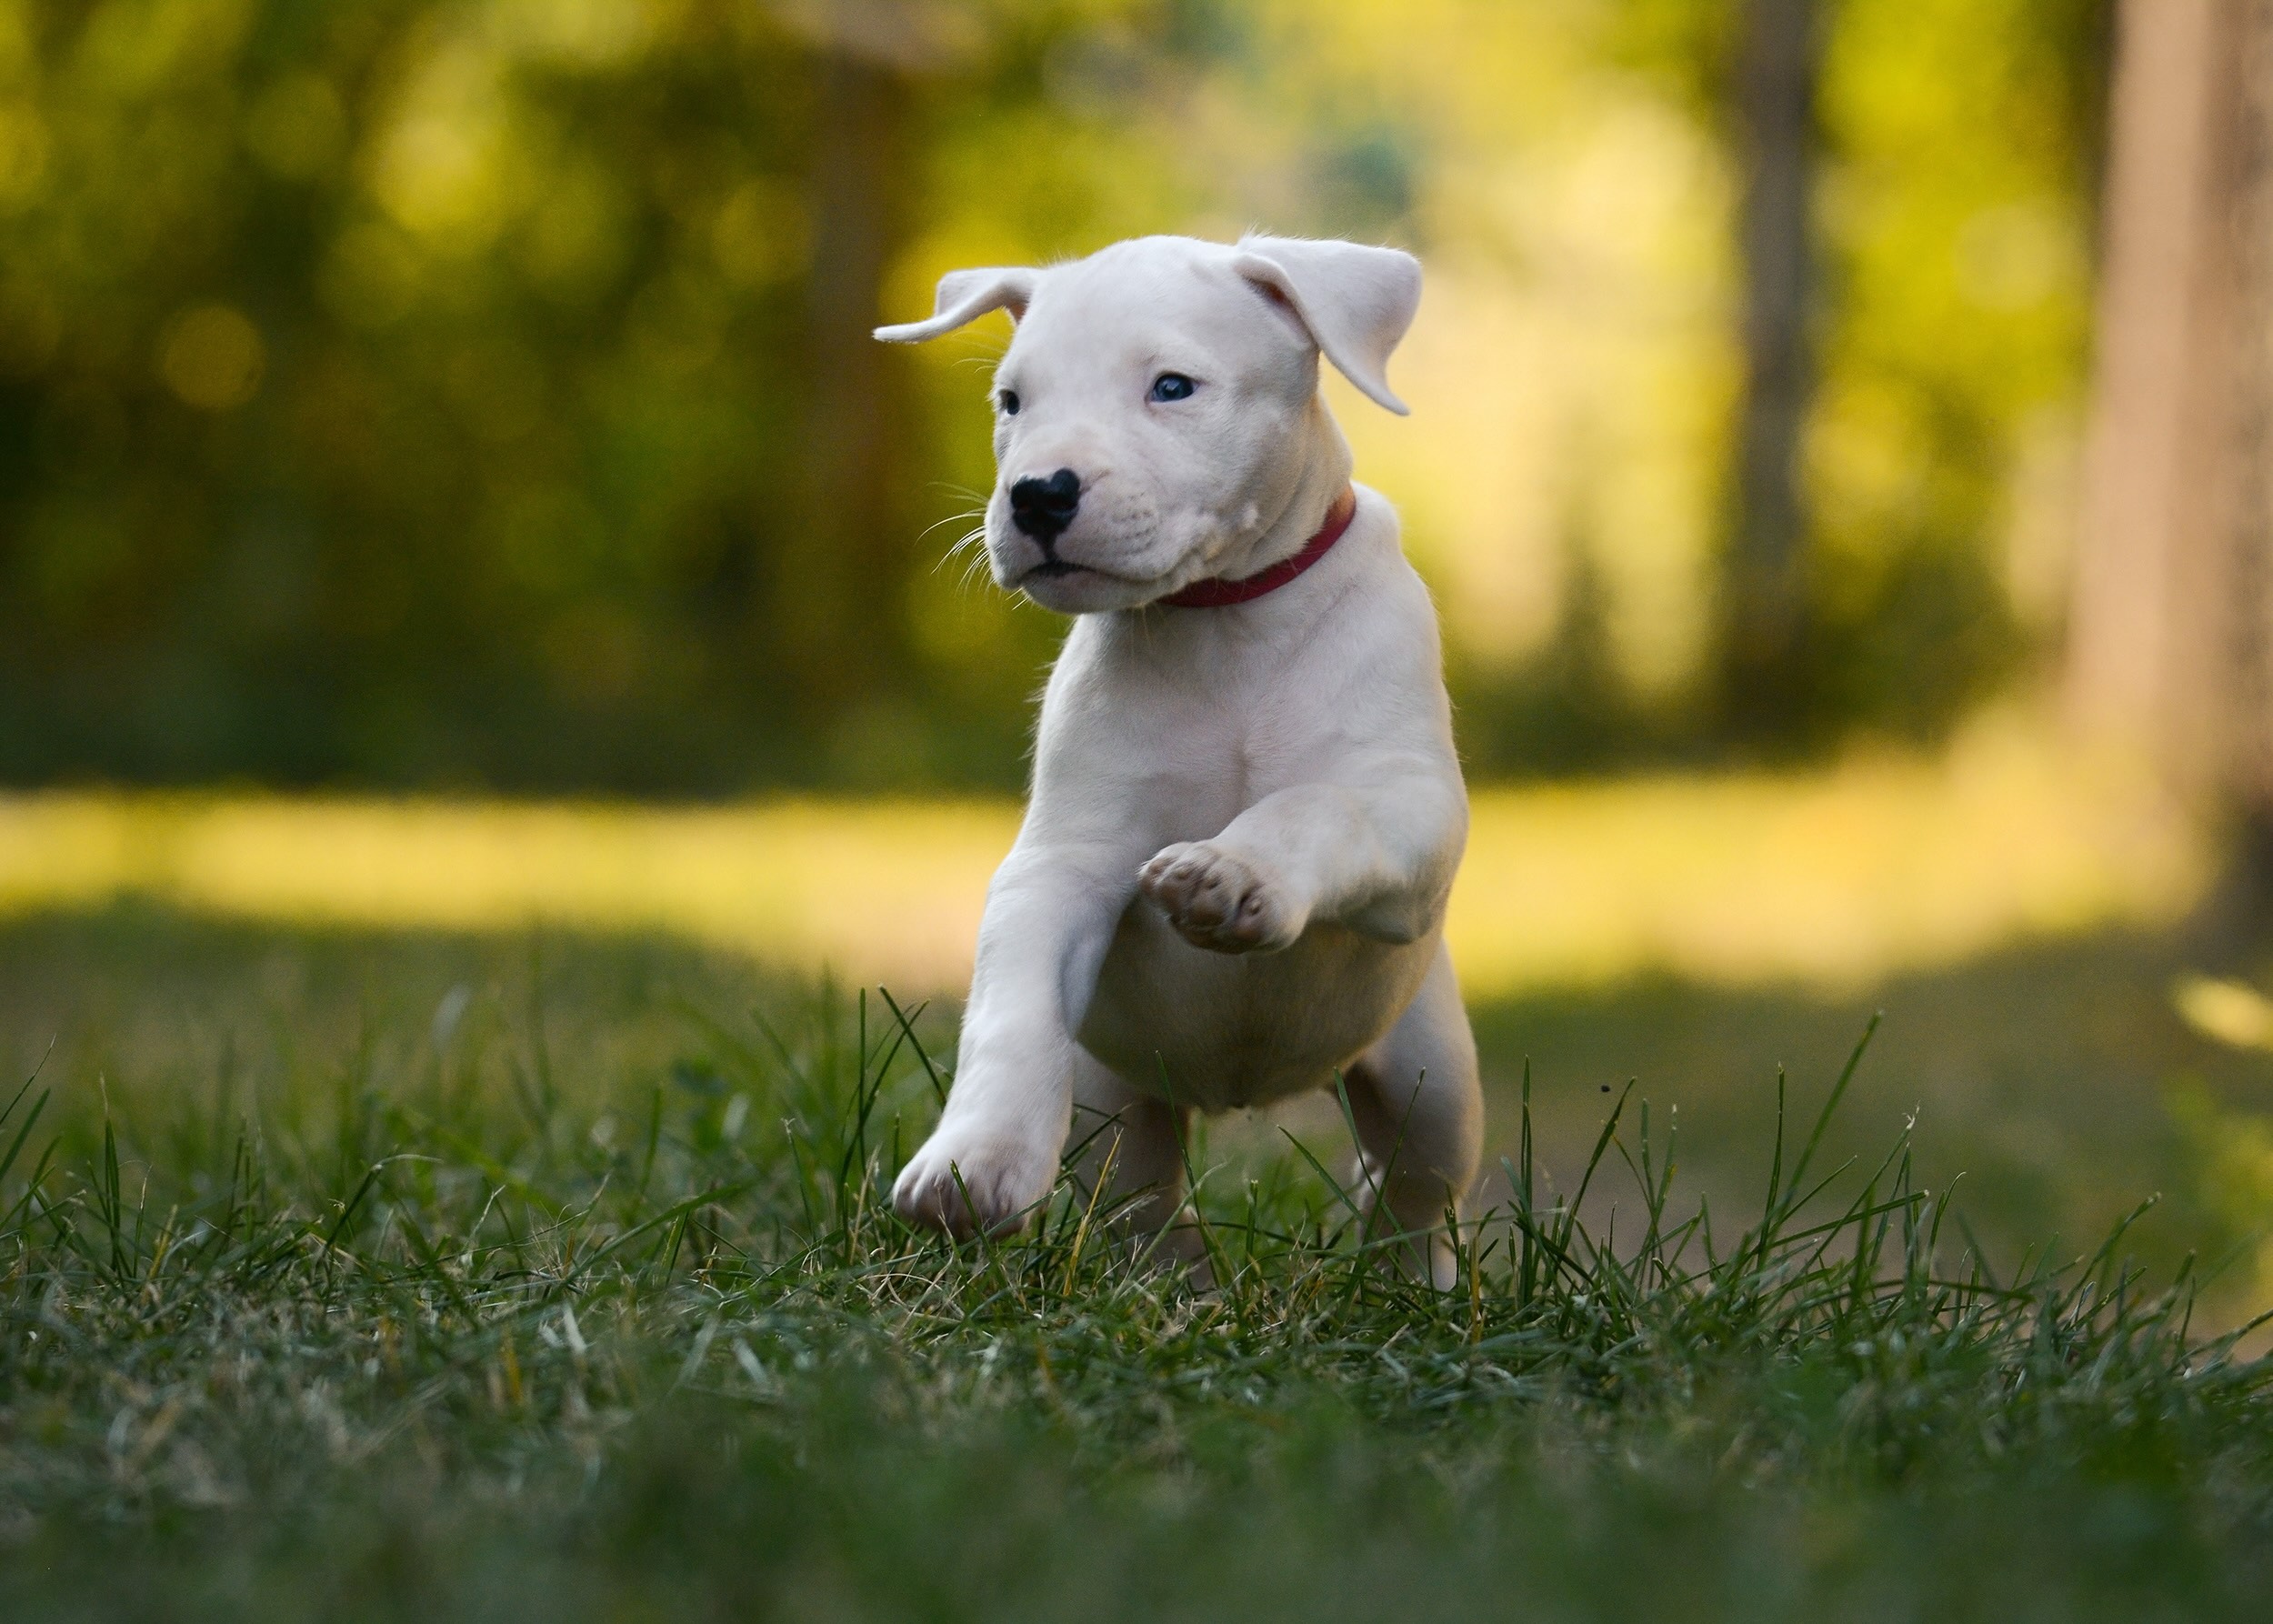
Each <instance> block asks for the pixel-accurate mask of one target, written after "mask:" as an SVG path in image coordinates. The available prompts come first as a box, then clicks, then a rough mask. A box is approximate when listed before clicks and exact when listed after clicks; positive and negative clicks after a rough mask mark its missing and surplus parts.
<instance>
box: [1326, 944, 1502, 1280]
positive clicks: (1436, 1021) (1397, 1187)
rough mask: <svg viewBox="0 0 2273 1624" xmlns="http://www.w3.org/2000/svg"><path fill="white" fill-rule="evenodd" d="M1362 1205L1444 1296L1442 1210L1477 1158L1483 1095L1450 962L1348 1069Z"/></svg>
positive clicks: (1470, 1178)
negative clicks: (1399, 1237)
mask: <svg viewBox="0 0 2273 1624" xmlns="http://www.w3.org/2000/svg"><path fill="white" fill-rule="evenodd" d="M1347 1082H1348V1086H1349V1107H1350V1114H1351V1116H1352V1117H1353V1118H1355V1119H1356V1127H1357V1155H1358V1166H1357V1182H1358V1185H1359V1188H1360V1191H1361V1195H1360V1199H1361V1200H1362V1201H1363V1202H1364V1203H1365V1205H1366V1207H1367V1209H1368V1211H1369V1213H1370V1215H1371V1216H1372V1217H1373V1218H1374V1219H1375V1220H1376V1222H1377V1225H1378V1227H1379V1228H1380V1229H1381V1230H1383V1231H1385V1232H1388V1233H1397V1232H1400V1231H1401V1232H1403V1233H1405V1234H1407V1235H1410V1236H1411V1237H1413V1241H1412V1243H1411V1249H1410V1250H1409V1252H1407V1253H1406V1254H1405V1258H1406V1262H1407V1265H1408V1266H1409V1267H1411V1268H1413V1270H1414V1272H1415V1273H1416V1274H1418V1275H1421V1276H1424V1277H1426V1278H1427V1279H1429V1280H1431V1281H1432V1282H1434V1283H1435V1285H1436V1286H1437V1288H1439V1289H1443V1290H1449V1289H1450V1288H1451V1287H1452V1286H1453V1285H1454V1284H1455V1281H1456V1278H1457V1272H1458V1271H1457V1263H1456V1260H1455V1254H1454V1251H1453V1244H1454V1243H1453V1238H1452V1237H1451V1236H1450V1235H1448V1234H1447V1233H1446V1229H1445V1219H1446V1215H1447V1213H1450V1214H1453V1215H1455V1216H1457V1213H1458V1211H1459V1209H1460V1205H1461V1203H1462V1202H1463V1201H1464V1200H1465V1199H1466V1198H1467V1193H1468V1189H1469V1187H1470V1186H1472V1185H1473V1184H1474V1183H1475V1182H1476V1168H1477V1162H1478V1161H1479V1160H1480V1159H1481V1158H1482V1157H1483V1152H1484V1090H1483V1084H1482V1081H1481V1079H1480V1078H1479V1077H1478V1075H1477V1066H1476V1038H1475V1036H1474V1035H1473V1034H1472V1033H1471V1032H1470V1031H1469V1029H1468V1017H1467V1010H1466V1009H1464V1008H1463V1007H1461V1004H1460V987H1459V983H1458V982H1457V980H1456V979H1455V978H1454V977H1453V973H1452V957H1451V955H1450V954H1449V953H1447V951H1446V949H1445V947H1444V945H1443V944H1442V943H1441V942H1439V943H1438V944H1437V962H1436V963H1435V965H1433V966H1432V967H1430V969H1429V972H1428V977H1427V980H1425V981H1423V982H1422V983H1421V988H1420V991H1418V992H1417V993H1416V994H1414V995H1413V1001H1412V1003H1411V1004H1410V1005H1409V1006H1407V1008H1406V1011H1405V1013H1404V1014H1403V1015H1402V1016H1400V1017H1398V1018H1397V1025H1396V1026H1394V1027H1392V1028H1389V1031H1388V1034H1387V1036H1386V1037H1384V1038H1382V1039H1381V1040H1380V1041H1379V1042H1378V1043H1377V1044H1375V1045H1374V1046H1373V1047H1372V1048H1369V1049H1367V1051H1366V1052H1365V1054H1364V1056H1363V1057H1361V1058H1359V1060H1358V1061H1357V1064H1356V1065H1355V1066H1353V1067H1351V1068H1349V1071H1348V1073H1347Z"/></svg>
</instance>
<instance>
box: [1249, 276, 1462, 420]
mask: <svg viewBox="0 0 2273 1624" xmlns="http://www.w3.org/2000/svg"><path fill="white" fill-rule="evenodd" d="M1232 268H1233V269H1234V270H1236V271H1237V272H1238V273H1239V275H1241V276H1245V277H1246V278H1247V280H1248V281H1250V282H1252V283H1254V284H1255V285H1256V286H1257V287H1258V288H1260V289H1261V290H1262V291H1263V293H1264V294H1265V295H1266V296H1268V297H1270V298H1272V299H1274V300H1276V301H1277V302H1278V303H1279V304H1281V305H1284V306H1286V307H1287V310H1288V311H1289V312H1291V313H1292V315H1293V316H1294V317H1295V319H1296V320H1297V322H1299V323H1300V324H1301V325H1302V326H1303V327H1305V328H1306V329H1307V331H1308V332H1309V335H1310V338H1311V341H1312V342H1313V343H1315V344H1316V345H1317V346H1318V349H1319V351H1320V353H1322V354H1323V355H1324V356H1326V358H1327V360H1329V361H1331V362H1333V363H1334V365H1335V366H1336V367H1337V369H1338V370H1339V371H1340V372H1341V375H1342V376H1344V377H1346V378H1347V379H1348V380H1349V381H1350V382H1351V383H1353V384H1355V385H1357V387H1358V389H1359V390H1360V391H1362V392H1363V393H1364V394H1365V395H1366V396H1367V398H1368V399H1371V400H1372V401H1374V402H1375V403H1376V404H1377V405H1379V406H1387V407H1388V409H1389V410H1391V411H1393V412H1395V413H1397V415H1398V416H1405V415H1406V413H1407V410H1408V408H1407V406H1406V404H1405V403H1404V402H1403V401H1401V400H1399V399H1398V398H1397V396H1396V395H1395V394H1394V393H1393V392H1392V391H1391V390H1390V388H1389V378H1388V365H1389V352H1390V351H1391V350H1393V349H1395V348H1397V340H1399V339H1400V338H1403V337H1404V336H1405V329H1406V328H1407V327H1409V326H1412V325H1413V312H1414V311H1415V310H1417V309H1418V308H1419V307H1420V293H1421V268H1420V261H1419V260H1417V259H1415V258H1414V257H1413V256H1411V255H1410V254H1405V253H1401V252H1399V251H1398V250H1397V249H1395V248H1369V247H1367V246H1363V245H1362V244H1358V243H1337V242H1311V241H1307V240H1305V239H1302V238H1298V237H1285V236H1250V237H1243V238H1241V239H1240V242H1239V248H1238V256H1237V258H1235V259H1234V260H1233V261H1232Z"/></svg>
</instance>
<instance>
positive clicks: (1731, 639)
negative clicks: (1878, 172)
mask: <svg viewBox="0 0 2273 1624" xmlns="http://www.w3.org/2000/svg"><path fill="white" fill-rule="evenodd" d="M1818 9H1819V7H1818V5H1817V0H1745V5H1744V7H1743V22H1742V25H1741V27H1742V37H1741V42H1740V45H1739V47H1738V50H1737V75H1736V86H1735V91H1736V94H1735V107H1736V115H1737V117H1736V123H1737V129H1738V136H1737V155H1738V162H1739V164H1740V165H1741V168H1742V171H1743V183H1742V189H1741V198H1740V203H1739V214H1738V225H1737V239H1738V243H1739V246H1740V260H1741V263H1742V266H1743V291H1742V296H1741V302H1742V317H1741V319H1742V323H1743V350H1744V386H1743V394H1742V396H1741V400H1740V404H1739V407H1738V413H1737V434H1736V448H1735V451H1736V477H1735V487H1736V514H1735V516H1734V521H1733V524H1732V526H1731V533H1730V536H1729V542H1728V547H1727V563H1726V566H1725V575H1724V576H1723V580H1722V583H1721V588H1720V590H1721V628H1720V649H1721V657H1722V661H1723V665H1724V667H1725V677H1724V680H1725V683H1726V695H1725V704H1726V706H1727V718H1728V721H1729V723H1730V725H1731V726H1732V727H1733V728H1734V729H1735V730H1736V732H1737V734H1739V735H1740V736H1744V737H1751V738H1754V739H1763V738H1766V739H1779V740H1784V741H1787V742H1788V741H1789V740H1790V739H1791V738H1792V737H1793V736H1794V735H1795V733H1796V732H1797V729H1798V728H1799V727H1800V726H1801V724H1802V722H1803V720H1804V719H1805V708H1806V704H1807V697H1808V694H1807V669H1806V662H1807V655H1808V651H1809V650H1808V646H1809V643H1810V642H1811V631H1810V622H1811V620H1812V615H1811V612H1810V611H1811V607H1812V606H1811V601H1810V586H1809V579H1808V577H1809V573H1810V571H1809V560H1808V556H1807V543H1808V530H1809V522H1808V517H1807V502H1806V499H1805V496H1804V492H1803V488H1802V483H1801V472H1802V470H1801V460H1800V451H1801V436H1802V434H1803V433H1804V431H1805V429H1806V426H1807V409H1808V404H1809V401H1810V398H1811V397H1812V396H1813V394H1814V388H1815V359H1814V355H1813V346H1812V334H1811V332H1810V326H1811V325H1812V322H1813V318H1814V298H1813V294H1814V285H1815V277H1814V274H1813V269H1812V266H1813V262H1814V259H1815V248H1814V236H1815V190H1816V149H1817V145H1818V136H1817V129H1816V97H1817V73H1818V66H1819V55H1820V46H1821V28H1820V25H1819V23H1818V21H1817V11H1818Z"/></svg>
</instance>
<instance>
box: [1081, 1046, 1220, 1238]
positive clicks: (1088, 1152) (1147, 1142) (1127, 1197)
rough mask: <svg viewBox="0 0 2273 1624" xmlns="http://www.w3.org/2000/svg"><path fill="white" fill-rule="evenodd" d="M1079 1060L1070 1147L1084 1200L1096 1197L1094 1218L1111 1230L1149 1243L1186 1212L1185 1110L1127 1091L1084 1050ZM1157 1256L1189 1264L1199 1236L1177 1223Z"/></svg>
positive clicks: (1186, 1116)
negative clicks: (1104, 1218) (1107, 1221)
mask: <svg viewBox="0 0 2273 1624" xmlns="http://www.w3.org/2000/svg"><path fill="white" fill-rule="evenodd" d="M1078 1056H1079V1058H1078V1059H1077V1060H1076V1065H1075V1068H1074V1125H1073V1132H1072V1134H1071V1135H1070V1136H1069V1139H1068V1143H1069V1144H1070V1145H1071V1147H1072V1148H1074V1149H1075V1151H1076V1153H1077V1160H1076V1169H1077V1171H1076V1179H1077V1182H1078V1184H1079V1187H1080V1189H1081V1194H1082V1199H1083V1200H1085V1201H1086V1200H1089V1199H1090V1198H1092V1197H1093V1196H1094V1197H1095V1198H1096V1211H1097V1212H1098V1213H1099V1214H1105V1213H1110V1214H1112V1221H1113V1224H1114V1227H1115V1228H1117V1229H1119V1230H1120V1231H1121V1232H1122V1233H1123V1234H1125V1235H1126V1236H1128V1237H1129V1238H1132V1239H1133V1240H1136V1242H1138V1243H1139V1244H1140V1245H1148V1244H1150V1243H1151V1242H1152V1240H1153V1238H1154V1237H1155V1236H1157V1235H1159V1234H1160V1232H1161V1231H1162V1230H1163V1229H1168V1228H1171V1226H1176V1224H1177V1218H1178V1217H1179V1216H1180V1215H1181V1214H1182V1212H1183V1209H1184V1133H1185V1131H1186V1129H1187V1126H1188V1124H1189V1120H1190V1112H1188V1111H1187V1110H1185V1109H1182V1108H1178V1107H1176V1106H1171V1105H1170V1104H1168V1102H1167V1101H1166V1100H1164V1099H1160V1098H1156V1097H1154V1096H1152V1095H1149V1094H1145V1093H1141V1092H1139V1091H1138V1090H1136V1089H1135V1088H1130V1087H1129V1086H1128V1085H1127V1084H1126V1083H1125V1082H1123V1081H1122V1080H1121V1079H1120V1078H1118V1077H1116V1075H1114V1073H1113V1072H1112V1071H1110V1070H1108V1069H1107V1068H1106V1066H1105V1065H1104V1063H1103V1062H1102V1061H1100V1060H1098V1059H1097V1058H1096V1057H1095V1056H1093V1055H1091V1054H1090V1053H1089V1052H1088V1051H1087V1050H1086V1049H1083V1050H1079V1051H1078ZM1100 1179H1103V1180H1104V1188H1102V1189H1100V1188H1098V1181H1099V1180H1100ZM1159 1252H1160V1255H1162V1256H1164V1257H1173V1258H1184V1259H1186V1260H1187V1261H1189V1260H1191V1259H1192V1258H1195V1257H1197V1256H1198V1255H1199V1252H1200V1248H1199V1247H1198V1246H1197V1237H1195V1236H1192V1235H1191V1234H1190V1232H1189V1230H1188V1229H1187V1228H1184V1227H1180V1226H1179V1227H1177V1228H1175V1229H1174V1231H1173V1232H1172V1233H1170V1234H1169V1235H1167V1237H1165V1238H1162V1239H1161V1241H1160V1243H1159Z"/></svg>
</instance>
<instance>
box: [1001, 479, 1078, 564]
mask: <svg viewBox="0 0 2273 1624" xmlns="http://www.w3.org/2000/svg"><path fill="white" fill-rule="evenodd" d="M1080 506H1081V476H1080V475H1078V474H1076V473H1075V472H1074V471H1073V470H1072V469H1071V468H1060V469H1058V470H1057V472H1056V473H1055V474H1052V475H1051V476H1049V477H1048V478H1047V479H1035V478H1026V479H1021V480H1019V481H1018V482H1017V483H1016V485H1013V486H1011V487H1010V522H1011V523H1012V524H1014V525H1016V526H1018V528H1019V529H1021V530H1023V531H1025V532H1026V534H1027V535H1028V536H1032V537H1034V539H1035V540H1036V541H1038V542H1040V543H1041V544H1042V545H1043V546H1045V547H1047V546H1049V544H1050V543H1051V542H1053V541H1056V539H1057V538H1058V537H1059V536H1062V535H1064V534H1065V533H1066V526H1068V525H1070V524H1072V523H1073V522H1074V514H1075V513H1076V511H1078V510H1079V508H1080Z"/></svg>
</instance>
